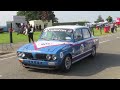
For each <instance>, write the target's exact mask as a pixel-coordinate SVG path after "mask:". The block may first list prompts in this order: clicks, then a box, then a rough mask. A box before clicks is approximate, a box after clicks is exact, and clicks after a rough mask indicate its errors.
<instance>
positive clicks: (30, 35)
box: [27, 24, 34, 43]
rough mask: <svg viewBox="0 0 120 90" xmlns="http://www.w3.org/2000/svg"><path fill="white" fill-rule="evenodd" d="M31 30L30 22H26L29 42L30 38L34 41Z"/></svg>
mask: <svg viewBox="0 0 120 90" xmlns="http://www.w3.org/2000/svg"><path fill="white" fill-rule="evenodd" d="M33 32H34V30H33V27H32V26H30V24H28V28H27V34H28V39H29V43H31V40H32V41H33V42H34V39H33Z"/></svg>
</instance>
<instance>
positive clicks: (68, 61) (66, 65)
mask: <svg viewBox="0 0 120 90" xmlns="http://www.w3.org/2000/svg"><path fill="white" fill-rule="evenodd" d="M71 65H72V58H71V57H70V56H66V57H65V58H64V60H63V62H62V65H61V68H60V69H61V70H62V71H64V72H68V71H70V69H71Z"/></svg>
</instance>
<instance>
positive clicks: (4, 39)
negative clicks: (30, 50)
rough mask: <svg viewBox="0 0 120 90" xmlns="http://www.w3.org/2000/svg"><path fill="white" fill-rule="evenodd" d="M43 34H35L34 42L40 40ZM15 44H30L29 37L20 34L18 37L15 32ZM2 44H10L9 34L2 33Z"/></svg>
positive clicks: (0, 35)
mask: <svg viewBox="0 0 120 90" xmlns="http://www.w3.org/2000/svg"><path fill="white" fill-rule="evenodd" d="M40 34H41V32H35V33H34V40H35V41H36V40H38V38H39V36H40ZM12 36H13V43H18V42H28V36H27V35H23V34H19V35H17V33H16V32H13V34H12ZM0 43H10V35H9V33H8V32H4V33H0Z"/></svg>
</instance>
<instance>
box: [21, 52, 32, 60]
mask: <svg viewBox="0 0 120 90" xmlns="http://www.w3.org/2000/svg"><path fill="white" fill-rule="evenodd" d="M23 59H33V56H32V53H25V57H24V58H23Z"/></svg>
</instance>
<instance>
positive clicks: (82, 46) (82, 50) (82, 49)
mask: <svg viewBox="0 0 120 90" xmlns="http://www.w3.org/2000/svg"><path fill="white" fill-rule="evenodd" d="M84 48H85V47H84V45H83V44H81V45H80V52H81V53H83V52H84Z"/></svg>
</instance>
